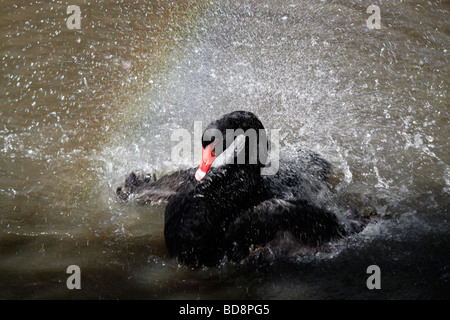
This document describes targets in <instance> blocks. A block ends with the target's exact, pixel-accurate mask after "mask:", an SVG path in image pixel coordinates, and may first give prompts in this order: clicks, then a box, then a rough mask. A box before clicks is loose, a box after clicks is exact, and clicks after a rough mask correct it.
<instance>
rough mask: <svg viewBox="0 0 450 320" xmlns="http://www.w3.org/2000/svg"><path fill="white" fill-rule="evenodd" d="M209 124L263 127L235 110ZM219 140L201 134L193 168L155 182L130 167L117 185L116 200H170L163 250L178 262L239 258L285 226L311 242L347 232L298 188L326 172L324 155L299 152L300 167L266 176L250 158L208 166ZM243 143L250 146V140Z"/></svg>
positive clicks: (244, 128)
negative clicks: (200, 153)
mask: <svg viewBox="0 0 450 320" xmlns="http://www.w3.org/2000/svg"><path fill="white" fill-rule="evenodd" d="M208 128H209V129H210V128H215V129H218V130H220V131H224V130H225V129H228V128H232V129H237V128H242V129H243V130H244V131H245V130H247V129H248V128H254V129H258V130H259V129H261V128H262V129H263V128H264V127H263V126H262V124H261V122H260V121H259V119H258V118H257V117H256V116H255V115H253V114H252V113H249V112H244V111H237V112H233V113H231V114H227V115H225V116H223V117H222V118H220V119H219V120H216V121H214V122H212V123H211V124H210V125H209V126H208ZM208 128H207V129H208ZM205 132H206V130H205ZM223 137H225V135H223ZM218 143H219V144H220V143H223V146H224V148H223V149H222V150H224V149H226V146H228V145H230V141H228V143H227V141H225V139H223V141H222V140H220V139H217V137H210V139H205V134H204V141H203V151H204V152H203V160H202V165H201V166H200V167H199V168H198V169H197V170H195V169H190V170H182V171H177V172H175V173H173V174H171V175H166V176H164V177H162V178H160V179H159V180H156V181H153V182H152V181H150V179H149V178H144V177H138V176H136V175H135V174H134V173H133V174H131V175H130V177H129V178H128V179H127V181H126V183H125V188H124V189H122V188H119V189H118V190H117V194H118V196H119V198H121V199H127V198H129V197H130V196H133V197H135V198H136V199H138V200H140V201H142V202H155V201H160V200H166V201H168V204H167V207H166V211H165V227H164V236H165V241H166V246H167V249H168V251H169V253H170V254H171V255H172V256H173V257H175V258H177V259H178V260H179V261H180V262H183V263H186V264H194V265H199V264H215V263H217V262H218V261H220V260H221V259H222V258H224V257H225V256H226V257H228V258H229V259H231V260H235V261H239V260H241V259H243V258H245V257H246V256H248V254H249V248H250V247H251V246H255V245H259V246H264V245H265V244H267V243H268V242H270V241H271V240H273V239H274V238H275V237H276V236H277V234H279V233H280V232H286V231H287V232H290V233H291V234H292V236H293V237H295V239H297V241H299V242H300V243H303V244H308V245H311V246H316V245H320V244H322V243H324V242H327V241H330V240H331V239H334V238H336V237H339V236H342V235H344V234H345V233H346V230H345V228H343V226H342V224H341V223H340V222H339V220H338V218H337V216H336V215H335V214H333V213H331V212H329V211H327V210H324V209H321V208H318V207H316V206H313V205H311V204H310V203H309V202H308V201H307V200H306V199H305V197H304V194H302V187H301V186H302V184H303V183H304V181H302V179H303V180H304V177H305V173H308V174H309V176H310V177H314V179H326V178H327V176H328V174H329V165H328V163H327V162H326V161H325V160H323V159H321V158H320V157H318V156H317V155H316V154H314V153H304V154H303V157H302V158H301V159H300V161H299V163H300V164H303V168H304V172H299V171H292V170H286V171H289V172H279V173H277V174H276V175H275V176H264V177H262V176H261V167H262V166H263V164H262V163H261V162H259V161H258V162H256V163H255V162H250V158H249V157H247V158H246V161H245V163H241V164H228V165H224V166H222V167H219V168H211V169H210V165H211V163H212V162H213V161H214V159H215V156H218V155H215V154H214V152H212V150H213V148H212V147H211V146H213V147H214V146H215V145H216V144H218ZM258 143H262V142H260V141H258ZM215 149H217V148H215ZM219 149H220V148H219ZM245 150H246V152H248V150H249V146H248V145H246V149H245ZM210 153H211V154H210ZM236 156H237V155H236ZM302 161H303V163H302ZM287 168H290V169H292V167H289V166H287ZM308 171H309V172H308ZM199 172H200V174H199ZM198 180H200V181H198Z"/></svg>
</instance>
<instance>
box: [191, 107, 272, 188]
mask: <svg viewBox="0 0 450 320" xmlns="http://www.w3.org/2000/svg"><path fill="white" fill-rule="evenodd" d="M267 147H268V141H267V137H266V131H265V129H264V126H263V125H262V123H261V121H260V120H259V119H258V118H257V117H256V116H255V115H254V114H253V113H251V112H247V111H235V112H232V113H228V114H225V115H223V116H222V117H221V118H220V119H218V120H215V121H213V122H211V123H210V124H209V125H208V126H207V127H206V129H205V131H204V132H203V135H202V162H201V164H200V166H199V167H198V169H197V172H196V173H195V179H197V181H200V180H202V179H203V178H204V177H205V176H206V174H207V173H208V170H209V169H210V167H211V166H212V165H213V163H214V165H215V166H224V165H236V164H237V165H248V166H258V167H262V166H264V164H265V163H266V160H267Z"/></svg>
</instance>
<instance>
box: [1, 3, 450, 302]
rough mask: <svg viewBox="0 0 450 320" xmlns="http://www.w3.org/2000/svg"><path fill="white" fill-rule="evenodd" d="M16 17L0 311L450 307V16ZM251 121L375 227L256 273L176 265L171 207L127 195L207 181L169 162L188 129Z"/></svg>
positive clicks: (166, 8) (321, 198) (19, 6)
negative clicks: (174, 305)
mask: <svg viewBox="0 0 450 320" xmlns="http://www.w3.org/2000/svg"><path fill="white" fill-rule="evenodd" d="M0 4H1V7H2V12H1V13H0V15H1V19H0V68H1V77H0V86H1V89H2V90H1V91H0V115H1V118H0V119H1V120H0V139H1V140H0V150H1V156H0V163H1V166H0V168H1V169H0V208H1V210H0V287H1V290H0V298H2V299H77V298H89V299H116V298H122V299H123V298H131V299H134V298H142V299H181V298H187V299H253V298H257V299H259V298H262V299H311V298H327V299H329V298H332V299H333V298H376V299H385V298H388V299H404V298H413V299H428V298H446V299H448V298H449V297H450V295H449V293H450V290H449V288H450V283H449V282H450V245H449V240H450V235H449V231H450V223H449V212H448V209H449V207H450V203H449V193H450V167H449V161H450V156H449V152H448V150H449V100H448V95H447V94H448V93H447V90H448V87H449V70H448V66H449V62H448V59H449V52H448V49H449V40H450V24H449V23H450V16H449V10H450V4H449V2H448V1H418V0H416V1H379V2H377V3H374V2H371V1H356V0H354V1H312V0H311V1H300V0H292V1H287V0H279V1H241V0H239V1H209V2H208V1H195V2H193V1H175V2H174V1H105V2H103V1H75V0H73V1H21V2H17V1H0ZM372 4H375V5H378V6H379V8H380V17H381V29H369V28H368V27H367V25H366V20H367V19H368V18H369V16H370V14H368V13H366V9H367V7H369V6H370V5H372ZM69 5H78V6H79V7H80V9H81V29H79V30H71V29H69V28H68V27H67V25H66V19H67V17H68V16H69V14H67V13H66V10H67V7H68V6H69ZM237 109H245V110H249V111H252V112H254V113H256V114H257V115H258V116H259V117H260V119H261V120H262V122H263V123H264V124H265V126H266V128H273V129H280V143H281V147H282V151H283V152H284V154H288V155H291V156H292V155H295V150H297V149H298V148H303V149H310V150H314V151H316V152H319V153H320V154H322V155H323V157H324V158H326V159H328V160H329V161H330V162H331V163H332V164H333V166H334V169H335V172H336V177H335V182H334V187H333V190H332V192H331V195H328V194H327V195H323V194H318V195H317V202H318V203H322V204H323V205H324V206H331V207H334V208H341V209H342V210H347V209H349V208H354V209H357V210H358V211H359V212H361V213H362V214H364V215H366V216H371V217H372V222H371V223H370V224H369V225H368V226H367V228H366V229H365V230H364V231H363V232H362V233H360V234H358V235H354V236H352V237H349V238H347V239H342V240H341V241H337V242H336V243H332V244H330V247H331V250H328V251H326V252H319V253H317V254H314V255H307V256H301V255H298V256H295V255H294V256H289V257H285V258H283V259H280V260H279V261H274V262H273V263H271V264H270V265H269V266H268V267H267V268H266V269H265V270H264V271H258V272H257V271H256V270H248V269H245V268H242V267H240V266H239V265H235V264H231V263H224V264H222V265H221V266H218V267H215V268H211V267H210V268H206V267H204V268H200V269H190V268H187V267H185V266H180V265H178V264H177V263H176V262H175V261H174V260H173V259H171V258H170V257H169V256H168V254H167V252H166V250H165V246H164V239H163V216H164V205H159V206H158V205H153V206H142V205H139V204H136V203H126V204H123V203H118V202H117V201H116V200H115V198H114V191H115V188H116V187H117V186H119V185H120V184H121V183H122V182H123V180H124V178H125V177H126V175H127V174H129V173H130V172H131V171H133V170H139V171H143V172H155V173H157V174H158V175H160V174H163V173H166V172H170V171H171V170H174V169H177V168H182V167H183V168H184V167H188V166H190V165H194V163H193V161H192V159H189V158H186V159H185V161H183V162H182V163H174V162H173V161H172V160H171V156H170V152H171V147H172V145H173V142H171V134H172V132H173V130H175V129H180V128H185V129H187V130H189V131H190V132H193V130H194V121H202V122H203V126H204V127H205V126H206V124H207V123H208V122H209V121H211V120H213V119H215V118H216V117H218V116H220V115H222V114H224V113H227V112H230V111H233V110H237ZM69 265H78V266H79V267H80V269H81V290H68V289H67V287H66V280H67V278H68V276H69V275H68V274H66V268H67V267H68V266H69ZM369 265H378V266H379V267H380V269H381V290H369V289H368V288H367V286H366V280H367V278H368V276H369V275H368V274H367V273H366V269H367V267H368V266H369Z"/></svg>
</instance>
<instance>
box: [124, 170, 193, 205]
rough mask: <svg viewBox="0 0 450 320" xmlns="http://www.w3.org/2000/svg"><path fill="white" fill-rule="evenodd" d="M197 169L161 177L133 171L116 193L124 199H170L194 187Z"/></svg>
mask: <svg viewBox="0 0 450 320" xmlns="http://www.w3.org/2000/svg"><path fill="white" fill-rule="evenodd" d="M194 174H195V169H189V170H180V171H176V172H174V173H171V174H168V175H164V176H162V177H161V178H159V179H156V178H155V177H153V179H152V178H151V176H150V175H136V174H135V173H134V172H133V173H131V174H130V175H129V176H128V177H127V179H126V180H125V185H124V187H119V188H117V191H116V195H117V197H118V199H120V200H122V201H126V200H131V199H136V200H137V201H139V202H142V203H156V202H160V201H168V200H169V199H170V198H171V197H172V196H174V195H175V194H177V193H180V192H188V191H189V190H192V189H193V187H194V183H195V179H194Z"/></svg>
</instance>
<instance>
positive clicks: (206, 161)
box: [195, 140, 219, 181]
mask: <svg viewBox="0 0 450 320" xmlns="http://www.w3.org/2000/svg"><path fill="white" fill-rule="evenodd" d="M218 142H219V141H218V140H214V142H212V143H210V144H209V145H208V146H207V147H206V148H203V147H202V163H201V164H200V166H199V167H198V169H197V172H196V173H195V179H197V181H200V180H202V179H203V178H204V177H205V176H206V173H207V172H208V170H209V168H210V167H211V165H212V163H213V162H214V160H216V157H215V155H214V151H212V150H213V149H214V147H215V146H216V144H217V143H218Z"/></svg>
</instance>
